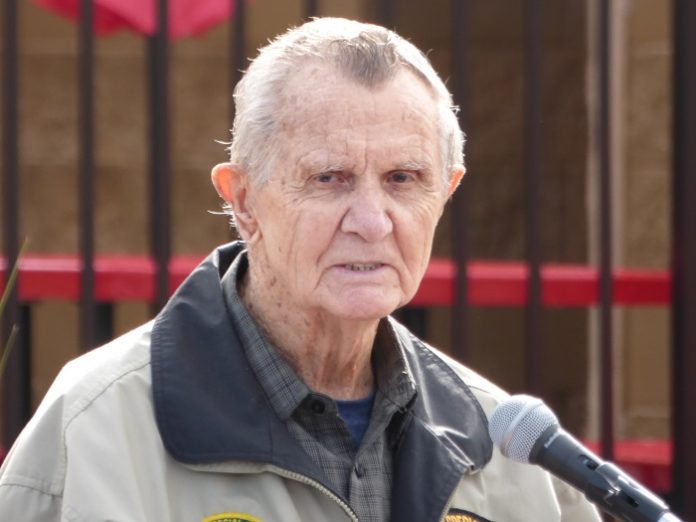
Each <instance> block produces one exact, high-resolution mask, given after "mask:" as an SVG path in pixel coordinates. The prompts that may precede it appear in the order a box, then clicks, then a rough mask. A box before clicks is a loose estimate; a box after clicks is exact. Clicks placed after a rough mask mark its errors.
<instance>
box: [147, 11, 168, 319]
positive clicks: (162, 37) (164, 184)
mask: <svg viewBox="0 0 696 522" xmlns="http://www.w3.org/2000/svg"><path fill="white" fill-rule="evenodd" d="M156 6H157V24H158V25H157V32H156V33H155V35H154V36H152V37H150V39H149V86H150V235H151V237H150V239H151V250H152V256H153V258H154V260H155V265H156V279H155V281H156V282H155V301H154V311H155V312H157V311H159V310H160V309H161V308H162V307H163V306H164V305H165V303H166V302H167V298H168V296H169V259H170V257H171V241H170V234H169V223H170V214H171V212H170V201H169V198H170V192H171V189H170V172H169V169H170V162H169V113H168V105H169V104H168V91H167V86H168V69H169V68H168V64H167V59H168V56H167V37H168V32H169V30H168V27H169V24H168V14H167V0H157V3H156Z"/></svg>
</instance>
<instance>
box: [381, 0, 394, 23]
mask: <svg viewBox="0 0 696 522" xmlns="http://www.w3.org/2000/svg"><path fill="white" fill-rule="evenodd" d="M377 23H378V24H379V25H382V26H384V27H388V28H391V27H393V25H394V5H393V2H392V0H377Z"/></svg>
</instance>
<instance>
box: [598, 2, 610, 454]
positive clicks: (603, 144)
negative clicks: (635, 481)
mask: <svg viewBox="0 0 696 522" xmlns="http://www.w3.org/2000/svg"><path fill="white" fill-rule="evenodd" d="M610 14H611V9H610V2H609V0H600V2H599V9H598V16H599V20H598V24H597V27H598V29H599V45H598V52H599V57H598V63H599V75H598V79H599V85H598V90H599V93H598V94H599V96H598V103H599V115H598V116H599V117H598V119H597V121H598V126H599V128H598V133H597V135H598V147H599V172H598V174H599V183H598V187H599V220H600V225H599V227H600V229H599V243H600V245H599V246H600V253H599V255H600V259H599V295H600V298H599V336H600V339H599V341H600V344H599V346H600V353H601V356H600V361H601V379H600V393H599V396H600V397H602V400H601V402H600V416H601V435H600V442H601V453H602V455H603V456H604V457H605V458H607V459H612V458H613V455H614V376H613V372H614V361H613V325H612V304H613V300H614V295H613V288H612V259H613V253H612V250H613V245H612V225H611V224H612V218H611V204H612V203H611V201H612V186H611V176H612V172H611V163H610V153H611V133H610V120H609V118H610V116H609V115H610V112H609V97H610V89H609V87H610V86H609V82H610V71H611V60H610V56H611V54H610V53H611V48H610V45H609V43H610V41H611V40H610V38H611V34H610V27H611V18H610Z"/></svg>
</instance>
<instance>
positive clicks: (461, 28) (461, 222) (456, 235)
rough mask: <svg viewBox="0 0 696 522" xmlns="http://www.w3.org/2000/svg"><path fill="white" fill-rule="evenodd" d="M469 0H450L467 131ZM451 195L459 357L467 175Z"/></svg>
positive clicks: (465, 280)
mask: <svg viewBox="0 0 696 522" xmlns="http://www.w3.org/2000/svg"><path fill="white" fill-rule="evenodd" d="M468 8H469V0H461V1H459V0H455V1H454V2H452V84H453V91H454V92H453V97H454V103H455V104H456V105H458V106H459V114H458V117H459V126H460V127H461V128H462V129H464V130H465V131H466V129H468V127H469V125H468V124H469V122H470V112H471V111H470V107H469V103H468V101H469V99H470V92H469V80H468V78H469V76H468V74H467V56H468V53H467V49H468V45H467V44H468V39H469V38H470V37H471V35H470V32H469V29H470V25H469V9H468ZM461 185H462V186H461V187H459V189H458V190H457V191H456V192H455V193H454V196H453V197H452V207H451V211H452V224H451V234H450V237H451V240H452V254H453V257H454V263H455V266H456V276H455V283H454V285H455V287H454V305H453V306H452V327H451V332H452V347H453V351H454V355H455V356H456V357H457V358H458V359H459V360H460V361H466V360H467V359H468V358H469V258H470V253H469V214H468V212H469V211H468V201H471V196H470V194H469V190H470V187H471V184H470V183H469V177H468V176H467V175H464V178H463V179H462V182H461Z"/></svg>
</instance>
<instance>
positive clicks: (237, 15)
mask: <svg viewBox="0 0 696 522" xmlns="http://www.w3.org/2000/svg"><path fill="white" fill-rule="evenodd" d="M229 1H230V3H231V4H232V12H233V13H234V16H233V17H232V19H231V20H230V25H229V29H230V37H229V42H230V48H229V55H230V75H229V82H230V83H229V89H227V91H228V93H229V94H228V96H229V103H230V105H229V122H228V127H229V128H230V129H232V126H233V124H234V111H235V108H234V98H233V96H232V93H233V92H234V88H235V86H236V85H237V82H239V80H240V79H241V78H242V71H243V70H244V69H245V65H246V63H245V61H246V6H245V4H246V2H245V1H244V0H229Z"/></svg>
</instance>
